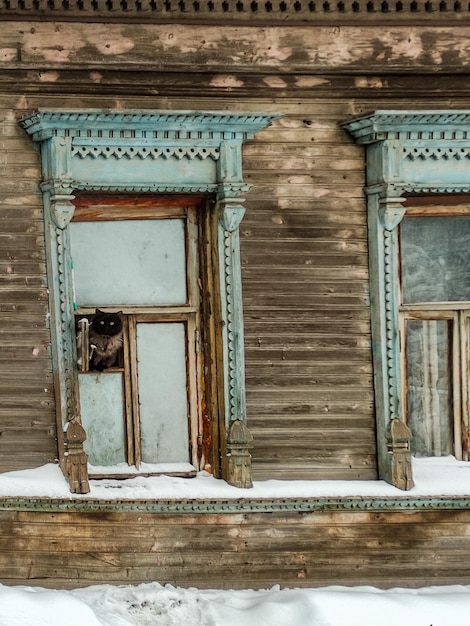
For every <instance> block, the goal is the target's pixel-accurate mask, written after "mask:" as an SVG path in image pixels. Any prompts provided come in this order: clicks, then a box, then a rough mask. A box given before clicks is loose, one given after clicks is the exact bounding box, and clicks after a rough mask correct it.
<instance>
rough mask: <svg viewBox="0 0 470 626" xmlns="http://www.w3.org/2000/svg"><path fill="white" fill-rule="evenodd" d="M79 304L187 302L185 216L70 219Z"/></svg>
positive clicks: (115, 304) (112, 304)
mask: <svg viewBox="0 0 470 626" xmlns="http://www.w3.org/2000/svg"><path fill="white" fill-rule="evenodd" d="M70 240H71V249H72V258H73V263H74V284H75V300H76V302H77V304H78V305H79V306H98V307H99V306H106V305H108V306H121V305H123V306H125V305H130V306H132V305H152V304H154V305H165V304H185V303H186V301H187V293H186V241H185V221H184V220H183V219H162V220H123V221H115V222H71V224H70Z"/></svg>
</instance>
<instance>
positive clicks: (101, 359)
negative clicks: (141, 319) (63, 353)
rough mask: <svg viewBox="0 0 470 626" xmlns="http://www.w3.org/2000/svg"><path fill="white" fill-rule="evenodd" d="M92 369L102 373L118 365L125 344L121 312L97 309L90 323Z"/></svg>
mask: <svg viewBox="0 0 470 626" xmlns="http://www.w3.org/2000/svg"><path fill="white" fill-rule="evenodd" d="M89 338H90V350H91V361H90V369H92V370H97V371H98V372H102V371H103V370H104V369H107V368H109V367H114V366H115V365H117V362H118V356H119V351H120V349H121V347H122V342H123V330H122V319H121V311H119V312H118V313H105V312H104V311H100V309H96V312H95V315H94V316H93V318H92V320H91V323H90V331H89Z"/></svg>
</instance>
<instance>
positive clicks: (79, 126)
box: [20, 109, 279, 148]
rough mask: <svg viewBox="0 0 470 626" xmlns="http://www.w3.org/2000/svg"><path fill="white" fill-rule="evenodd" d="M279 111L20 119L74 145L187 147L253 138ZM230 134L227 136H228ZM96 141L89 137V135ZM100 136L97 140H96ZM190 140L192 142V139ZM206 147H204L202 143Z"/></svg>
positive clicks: (82, 113)
mask: <svg viewBox="0 0 470 626" xmlns="http://www.w3.org/2000/svg"><path fill="white" fill-rule="evenodd" d="M277 117H279V115H278V114H273V115H261V114H258V113H239V114H238V113H230V112H227V113H225V112H218V111H215V112H213V111H209V112H201V111H174V112H173V111H152V112H150V111H126V112H123V111H101V110H86V109H81V110H79V111H61V110H54V109H48V110H47V111H41V110H39V111H37V112H36V113H33V114H32V115H30V116H28V117H26V118H24V119H23V120H21V121H20V124H21V125H22V126H23V128H24V129H25V131H26V132H27V133H28V134H29V135H31V137H32V139H33V140H34V141H42V140H43V139H48V138H50V137H59V136H65V135H67V136H70V137H72V138H73V143H74V144H75V145H83V144H85V143H86V142H87V140H88V142H89V143H90V145H92V146H96V145H97V143H98V145H102V146H103V145H104V146H108V147H109V146H113V145H124V146H126V145H127V146H133V147H135V146H149V145H152V141H158V140H164V144H165V145H168V144H174V145H176V144H175V140H177V142H176V143H177V144H178V145H180V144H181V142H183V143H186V145H187V146H193V147H194V146H195V144H201V143H203V142H204V140H205V139H209V140H211V143H212V145H213V146H215V145H218V144H219V143H220V141H221V140H223V139H226V138H230V139H231V138H232V136H233V134H235V135H236V136H237V138H239V140H240V141H244V140H246V139H251V138H252V137H253V136H254V133H256V132H257V131H258V130H261V129H262V128H264V127H265V126H267V125H268V124H269V123H270V122H271V121H272V120H274V119H276V118H277ZM227 133H228V135H227ZM92 139H93V140H94V141H90V140H92ZM97 140H99V141H97ZM191 140H192V141H191ZM202 147H204V146H200V148H202Z"/></svg>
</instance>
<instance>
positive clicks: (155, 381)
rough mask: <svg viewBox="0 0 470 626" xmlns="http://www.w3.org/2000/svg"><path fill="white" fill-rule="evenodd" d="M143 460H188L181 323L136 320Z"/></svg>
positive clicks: (150, 461)
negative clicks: (147, 322)
mask: <svg viewBox="0 0 470 626" xmlns="http://www.w3.org/2000/svg"><path fill="white" fill-rule="evenodd" d="M137 361H138V377H139V406H140V436H141V450H142V461H144V462H145V463H173V462H182V461H184V462H186V463H187V462H188V461H189V432H188V400H187V376H186V332H185V325H184V324H183V323H161V324H160V323H158V324H157V323H155V324H137Z"/></svg>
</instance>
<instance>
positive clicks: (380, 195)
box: [343, 110, 470, 489]
mask: <svg viewBox="0 0 470 626" xmlns="http://www.w3.org/2000/svg"><path fill="white" fill-rule="evenodd" d="M343 128H345V129H347V130H348V131H349V132H350V133H351V135H352V136H353V137H354V139H355V140H356V142H357V143H358V144H361V145H365V146H366V166H367V183H366V188H365V193H366V196H367V209H368V224H369V259H370V261H369V266H370V288H371V322H372V341H373V359H374V382H375V400H376V422H377V454H378V465H379V477H380V478H383V479H384V480H386V481H388V482H390V483H392V484H394V485H396V486H397V487H400V488H402V489H409V488H411V487H412V486H413V478H412V475H411V463H410V452H409V436H410V433H409V432H408V433H407V432H406V430H407V428H406V426H405V424H404V421H403V406H402V398H401V394H402V381H403V379H404V376H403V371H402V367H403V363H402V360H401V357H400V345H399V338H400V337H399V306H400V302H401V298H400V291H399V251H398V226H399V224H400V222H401V220H402V219H403V217H404V215H405V212H406V210H407V207H406V204H405V201H406V199H407V197H409V196H410V195H414V194H415V195H439V196H442V195H449V194H468V193H469V192H470V167H469V165H470V163H468V161H469V160H470V111H466V110H464V111H461V110H456V111H450V110H436V111H394V110H392V111H376V112H374V113H371V114H368V115H365V116H361V117H358V118H356V119H353V120H350V121H348V122H345V123H344V124H343ZM397 427H398V431H399V433H398V435H397V430H396V429H397ZM394 430H395V433H394Z"/></svg>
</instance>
